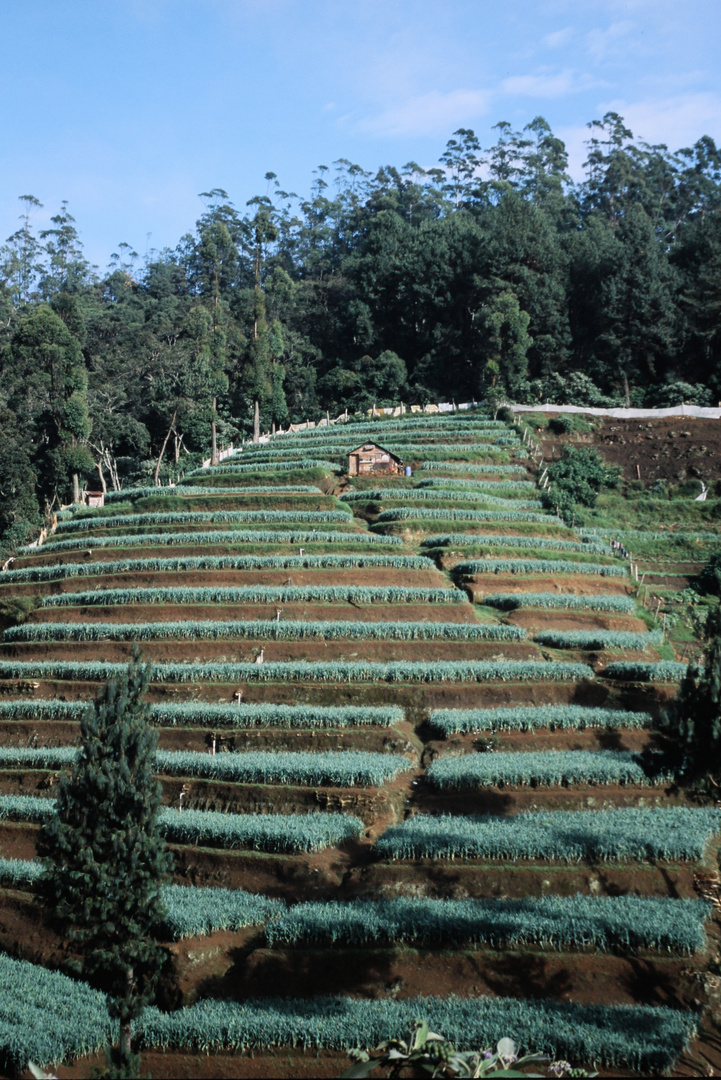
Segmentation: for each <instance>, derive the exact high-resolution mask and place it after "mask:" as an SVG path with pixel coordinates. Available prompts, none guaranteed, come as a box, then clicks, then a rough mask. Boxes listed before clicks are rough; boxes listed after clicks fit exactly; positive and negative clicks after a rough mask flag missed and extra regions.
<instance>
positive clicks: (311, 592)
mask: <svg viewBox="0 0 721 1080" xmlns="http://www.w3.org/2000/svg"><path fill="white" fill-rule="evenodd" d="M300 601H306V602H309V603H313V602H316V603H324V604H331V603H334V602H335V603H337V602H339V601H344V602H346V603H348V602H352V603H355V604H373V603H384V604H466V603H468V600H467V597H466V596H465V595H464V593H461V592H459V591H458V590H457V589H421V588H417V589H416V588H411V587H406V586H402V585H284V586H283V585H281V586H276V585H216V586H212V585H199V586H197V587H193V586H185V585H179V586H177V587H172V586H168V587H167V588H163V587H162V586H161V587H158V588H155V589H151V588H148V589H98V590H94V591H93V592H84V593H82V592H78V593H70V592H68V593H55V594H53V595H52V596H44V597H43V601H42V606H43V607H78V606H91V605H102V606H113V605H118V604H156V603H157V604H274V603H278V602H282V603H294V602H295V603H297V602H300Z"/></svg>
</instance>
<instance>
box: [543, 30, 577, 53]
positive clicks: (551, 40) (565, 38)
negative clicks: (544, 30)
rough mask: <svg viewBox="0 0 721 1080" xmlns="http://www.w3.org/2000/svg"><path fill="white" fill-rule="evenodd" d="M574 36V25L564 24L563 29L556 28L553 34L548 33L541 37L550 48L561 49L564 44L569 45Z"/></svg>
mask: <svg viewBox="0 0 721 1080" xmlns="http://www.w3.org/2000/svg"><path fill="white" fill-rule="evenodd" d="M572 37H573V27H572V26H564V28H563V30H554V31H553V33H552V34H546V35H545V36H544V37H542V38H541V42H542V44H543V45H545V46H546V47H547V48H548V49H559V48H560V47H561V46H562V45H567V44H568V42H569V41H570V40H571V38H572Z"/></svg>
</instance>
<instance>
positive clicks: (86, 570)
mask: <svg viewBox="0 0 721 1080" xmlns="http://www.w3.org/2000/svg"><path fill="white" fill-rule="evenodd" d="M367 566H386V567H391V568H393V569H394V570H429V569H430V570H432V569H434V563H433V561H432V560H431V559H429V558H427V557H424V556H420V555H353V554H348V555H186V556H182V557H180V558H177V559H162V558H156V559H151V558H145V559H120V560H118V561H115V562H91V563H58V564H56V565H55V566H29V567H26V568H25V569H23V570H6V571H5V573H4V574H3V576H2V577H1V578H0V582H6V581H7V582H8V583H10V582H15V581H56V580H60V579H62V578H73V577H102V576H103V575H105V574H127V573H141V572H146V571H154V572H155V573H158V574H163V573H165V574H170V573H178V572H179V571H182V570H316V569H317V570H324V569H331V568H333V569H339V570H341V569H351V568H354V567H359V568H362V567H367Z"/></svg>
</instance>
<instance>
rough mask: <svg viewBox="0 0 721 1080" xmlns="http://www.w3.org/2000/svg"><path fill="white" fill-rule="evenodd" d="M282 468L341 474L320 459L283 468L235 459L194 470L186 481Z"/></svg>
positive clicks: (289, 463)
mask: <svg viewBox="0 0 721 1080" xmlns="http://www.w3.org/2000/svg"><path fill="white" fill-rule="evenodd" d="M281 467H282V469H283V470H284V471H285V470H287V469H326V470H327V471H328V472H340V468H341V467H340V465H338V464H337V462H335V461H322V460H320V459H319V458H299V459H298V460H297V461H284V462H283V464H282V466H279V465H277V464H276V463H275V462H270V463H268V464H267V465H260V464H256V465H243V464H242V463H241V462H240V461H238V463H237V464H236V461H235V457H233V458H228V459H226V460H225V461H222V462H221V463H220V464H219V465H209V466H208V467H207V468H205V469H193V470H192V472H189V473H187V474H186V476H185V477H184V479H187V478H188V477H191V476H203V475H206V476H207V475H208V474H210V475H212V476H219V475H222V474H224V473H228V475H229V476H232V475H233V474H234V473H253V472H277V471H278V469H279V468H281ZM181 482H182V481H181Z"/></svg>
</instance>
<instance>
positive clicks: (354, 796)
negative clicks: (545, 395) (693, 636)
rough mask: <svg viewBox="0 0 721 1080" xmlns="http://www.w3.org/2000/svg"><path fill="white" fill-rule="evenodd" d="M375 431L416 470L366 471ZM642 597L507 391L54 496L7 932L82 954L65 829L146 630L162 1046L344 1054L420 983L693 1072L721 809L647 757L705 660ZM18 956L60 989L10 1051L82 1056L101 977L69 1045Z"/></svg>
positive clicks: (3, 797) (18, 635)
mask: <svg viewBox="0 0 721 1080" xmlns="http://www.w3.org/2000/svg"><path fill="white" fill-rule="evenodd" d="M366 437H368V438H377V439H378V441H380V442H382V444H383V446H386V447H388V448H389V449H391V450H393V451H395V452H397V453H398V454H399V455H400V456H401V457H402V458H403V460H404V462H406V463H407V464H410V465H411V467H412V470H413V474H412V476H410V477H405V476H403V477H401V476H387V477H381V478H379V477H377V476H376V477H373V478H363V479H354V480H353V481H352V482H349V481H348V480H347V479H346V478H344V476H343V470H344V468H345V463H346V460H347V458H346V455H347V452H348V451H349V450H350V449H352V448H353V447H354V446H356V445H358V443H359V442H360V441H361V440H362V439H364V438H366ZM693 527H694V529H696V530H697V531H702V530H703V529H705V530H706V531H707V532H708V534H709V535H713V536H714V537H715V535H716V530H715V526H714V525H713V521H712V519H711V518H710V516H709V515H707V516H706V518H704V519H703V520H702V521H701V523H700V524H699V522H696V523H695V524H694V526H693ZM638 592H639V591H638V587H637V585H636V582H635V578H634V579H633V580H632V578H631V576H630V575H629V569H628V563H627V561H626V560H625V559H622V558H620V557H619V556H618V555H616V554H615V553H614V552H613V551H612V549H611V548H610V546H609V543H608V537H607V536H605V535H601V533H600V532H599V531H598V530H596V532H595V533H594V531H593V529H589V530H585V531H581V530H574V529H570V528H568V527H567V526H566V525H564V523H563V522H562V521H561V520H560V519H558V518H555V517H554V516H553V515H552V514H550V513H548V512H547V511H546V510H545V509H544V507H543V506H542V504H541V502H540V500H539V493H538V489H537V487H536V474H535V467H534V466H533V463H532V461H531V459H530V458H529V457H528V455H527V452H526V450H525V449H524V447H523V445H522V443H521V440H520V437H519V434H518V432H517V430H516V429H515V428H514V427H512V426H509V425H506V424H503V423H501V422H498V421H493V420H491V419H490V418H489V417H488V416H485V415H482V414H480V413H473V414H452V415H450V416H446V417H443V418H441V417H438V418H432V419H430V418H427V417H422V418H413V417H410V418H404V419H402V420H384V421H375V422H373V423H371V422H368V423H367V424H357V423H354V424H351V425H349V426H348V429H347V430H346V429H345V428H343V427H340V428H339V427H329V428H317V429H312V430H309V431H305V432H302V433H299V434H297V435H283V436H276V437H275V438H273V439H272V441H271V442H270V443H269V444H262V445H261V446H258V447H245V448H244V449H243V450H242V451H241V452H239V453H238V454H237V455H236V456H235V457H233V458H231V459H229V460H227V461H225V462H223V464H222V465H220V466H216V467H214V468H211V469H207V470H203V471H202V472H200V473H198V474H196V475H191V476H188V477H186V478H185V480H184V482H183V483H182V484H181V485H179V486H178V487H176V488H174V489H165V490H163V489H154V490H153V491H151V492H148V491H145V492H137V493H134V492H122V493H118V496H117V497H115V496H112V497H111V498H110V499H109V500H108V503H107V505H106V507H105V508H104V509H103V510H102V511H95V512H89V511H78V512H65V513H63V514H61V515H59V520H58V523H57V528H56V529H55V531H54V532H53V533H52V535H51V536H50V537H49V538H48V540H47V542H46V543H44V544H43V545H42V546H41V547H39V548H27V549H24V550H22V551H21V552H20V553H19V555H18V557H17V558H16V559H15V561H14V562H13V564H12V567H11V569H9V570H6V571H5V572H4V573H3V575H2V577H0V598H2V599H8V598H9V597H17V598H20V599H22V603H23V604H25V605H26V606H27V607H29V608H31V610H29V611H28V613H27V617H26V618H25V619H24V621H22V622H20V623H19V624H18V625H16V626H13V627H10V628H8V629H7V630H6V631H5V636H4V643H3V644H2V646H0V818H1V820H0V858H1V859H2V860H4V861H2V862H0V875H1V880H2V883H3V885H4V888H3V889H2V890H0V910H1V911H2V917H1V918H0V947H2V949H4V950H5V951H6V952H7V953H8V954H10V955H11V956H12V957H16V958H21V959H23V960H26V961H30V962H31V963H32V964H33V965H40V966H41V967H42V968H45V969H48V970H50V969H55V968H58V967H61V966H62V964H63V960H64V951H63V943H62V942H60V941H58V940H56V939H55V938H54V937H53V936H52V934H51V933H49V932H48V930H47V928H46V927H44V925H43V921H42V913H41V911H40V910H39V907H38V905H37V903H36V901H35V898H34V893H33V880H34V877H35V876H36V873H37V864H36V862H35V861H34V860H35V857H36V843H37V836H38V830H39V824H40V822H41V821H42V819H43V817H44V815H47V814H49V813H52V812H53V786H54V782H55V778H56V777H57V775H58V773H59V771H60V770H61V769H62V768H63V767H65V766H66V765H67V764H68V762H69V761H71V760H72V755H73V753H74V749H73V744H74V740H75V737H76V735H77V731H78V722H79V715H80V712H81V711H82V709H83V707H84V703H85V702H87V701H88V700H90V699H91V698H92V696H93V694H94V693H95V691H96V688H97V685H98V683H100V682H101V681H102V680H103V679H104V678H106V677H107V675H108V674H109V673H111V672H112V671H113V670H114V669H115V665H118V664H122V663H124V662H126V660H127V657H128V656H129V655H130V652H131V649H132V645H133V642H134V641H139V642H140V643H141V646H142V649H143V653H144V655H145V656H146V657H147V658H149V659H152V661H153V664H154V675H153V682H152V686H151V689H150V692H149V700H150V702H151V705H152V713H151V715H152V721H153V723H156V724H157V725H158V726H159V730H160V741H159V752H158V758H157V765H158V774H159V776H160V777H161V780H162V785H163V793H164V802H165V811H164V816H163V823H162V824H163V830H164V832H165V835H166V837H167V840H168V843H169V844H170V846H171V848H172V850H173V852H174V855H175V879H174V886H173V888H169V889H168V892H167V902H168V909H169V915H168V925H167V927H166V928H165V933H166V938H167V943H168V947H169V950H170V954H171V957H172V963H171V964H170V965H169V970H168V974H167V977H166V979H165V982H164V986H163V989H162V996H161V1000H160V1003H159V1004H160V1011H159V1010H150V1011H149V1012H148V1014H147V1016H146V1019H145V1020H144V1022H143V1028H142V1041H143V1045H144V1046H145V1067H146V1068H148V1069H150V1070H151V1071H152V1074H153V1075H155V1076H162V1075H168V1076H174V1075H182V1074H185V1073H188V1074H189V1075H190V1074H192V1075H204V1076H220V1075H236V1076H264V1075H282V1074H283V1073H282V1069H289V1068H291V1067H292V1075H296V1076H297V1075H321V1074H322V1075H335V1074H337V1072H338V1070H339V1063H340V1062H341V1061H342V1060H343V1057H342V1055H341V1056H340V1057H339V1055H338V1053H337V1051H339V1050H340V1049H342V1048H343V1047H347V1046H355V1045H358V1044H359V1043H367V1042H375V1041H380V1039H382V1038H385V1037H387V1036H388V1035H390V1034H392V1033H398V1032H399V1031H401V1030H402V1029H403V1028H404V1026H405V1025H407V1024H408V1022H409V1021H411V1020H412V1019H414V1018H415V1017H416V1016H418V1015H421V1014H422V1015H426V1016H428V1018H429V1019H430V1020H431V1022H432V1024H433V1026H434V1027H435V1028H436V1029H439V1030H441V1031H443V1032H444V1034H447V1035H448V1036H449V1037H450V1038H452V1039H453V1041H454V1042H456V1043H457V1044H458V1045H464V1044H465V1045H474V1046H475V1045H480V1044H490V1043H494V1042H495V1041H497V1039H498V1038H500V1037H502V1036H504V1035H510V1036H512V1037H513V1038H515V1039H516V1040H517V1041H518V1042H519V1043H521V1044H522V1046H523V1047H524V1048H533V1049H537V1050H542V1051H546V1052H548V1053H550V1054H551V1056H552V1057H554V1058H559V1057H561V1058H568V1059H570V1060H572V1061H577V1062H579V1063H593V1062H597V1063H599V1064H600V1065H601V1066H602V1067H603V1069H604V1071H605V1072H606V1073H607V1074H608V1073H610V1074H613V1075H627V1074H628V1072H630V1071H636V1072H640V1073H642V1074H645V1075H653V1074H655V1073H657V1072H658V1071H659V1070H661V1069H668V1068H671V1067H672V1066H673V1064H674V1062H675V1061H677V1060H678V1059H679V1058H681V1062H682V1064H681V1066H680V1067H681V1068H682V1069H688V1070H691V1069H693V1068H694V1067H695V1066H694V1064H693V1063H694V1062H695V1061H700V1060H701V1059H702V1058H703V1057H704V1055H706V1056H708V1055H710V1054H711V1055H712V1051H711V1049H710V1044H709V1043H708V1040H707V1038H706V1034H705V1033H706V1028H707V1021H706V1019H705V1018H703V1017H702V1018H701V1019H699V1009H700V1006H701V1005H705V1004H706V1003H707V998H706V994H707V989H704V987H705V986H706V987H707V983H706V982H704V978H705V976H704V972H705V970H706V968H707V967H708V961H709V957H710V956H711V955H712V954H713V953H714V951H715V948H716V928H715V924H714V923H713V921H712V919H711V914H712V913H711V908H710V905H709V904H708V903H707V902H706V901H704V900H702V899H700V898H699V891H698V890H699V881H700V880H701V879H702V875H704V874H706V875H707V877H706V878H703V880H705V881H708V880H712V879H711V878H710V877H709V876H708V875H712V874H713V873H714V872H715V869H716V859H715V852H716V847H717V840H716V838H717V834H718V832H719V830H720V829H721V813H720V812H719V811H717V810H716V809H714V808H707V807H701V806H698V805H695V804H693V803H692V802H691V801H690V800H689V799H688V798H687V796H686V794H685V793H684V791H682V790H679V789H678V788H677V787H676V786H675V785H673V784H672V783H671V778H670V777H667V776H664V775H663V774H659V773H658V771H657V770H656V769H655V768H654V751H656V750H657V749H658V747H659V741H658V740H659V735H658V733H657V732H656V730H655V727H654V722H655V719H656V718H657V716H658V713H659V710H660V708H661V707H662V705H663V703H664V701H667V700H668V699H669V697H671V696H672V695H673V694H674V693H675V689H676V685H677V681H678V679H679V678H680V677H681V674H682V671H683V665H682V664H679V663H676V662H675V658H674V659H671V657H672V656H673V655H674V654H673V653H669V646H668V642H667V641H662V633H661V627H660V625H652V624H653V620H652V619H650V618H649V609H648V607H647V608H643V607H642V606H641V605H640V604H639V595H638ZM640 598H641V599H642V598H643V597H642V595H641V597H640ZM18 602H20V601H18ZM700 875H701V876H700ZM706 891H707V892H708V889H707V890H706ZM4 962H5V963H6V964H7V965H10V966H9V967H8V968H7V971H6V973H5V974H4V976H3V978H4V980H5V984H13V981H14V985H17V986H18V987H20V986H22V987H23V988H25V989H24V992H26V993H27V995H28V997H29V999H30V998H32V995H33V994H35V995H36V997H35V998H32V1000H37V1003H38V1004H37V1012H38V1017H39V1018H41V1019H40V1020H39V1021H38V1027H37V1030H36V1029H35V1028H34V1027H33V1026H32V1025H29V1026H28V1030H27V1032H26V1034H25V1035H24V1037H23V1038H24V1041H23V1040H21V1041H20V1043H19V1044H18V1045H17V1046H14V1047H13V1048H12V1051H11V1050H10V1049H9V1048H8V1047H5V1048H4V1052H5V1055H6V1059H9V1064H10V1065H13V1064H14V1065H16V1066H19V1065H21V1064H22V1054H23V1053H26V1054H27V1056H29V1057H30V1058H31V1059H33V1060H42V1061H43V1062H44V1061H50V1060H52V1058H53V1056H56V1057H64V1056H68V1057H70V1056H72V1055H73V1054H75V1055H78V1056H79V1058H80V1060H79V1061H78V1063H77V1064H75V1065H73V1066H67V1067H66V1066H63V1067H61V1069H60V1072H59V1075H61V1076H65V1075H89V1073H90V1071H91V1068H92V1066H93V1061H94V1060H95V1059H94V1058H93V1057H92V1055H91V1054H89V1051H91V1050H92V1049H93V1047H97V1048H99V1047H101V1046H102V1043H103V1039H104V1037H105V1035H104V1027H103V1020H102V1009H103V1006H102V1002H101V1001H99V1000H98V999H96V998H92V1000H91V999H90V998H88V999H87V1002H86V1004H85V1005H84V1006H83V1008H85V1009H86V1012H84V1013H83V1016H84V1017H85V1016H86V1015H87V1017H88V1019H87V1025H86V1027H85V1028H82V1030H81V1024H80V1020H79V1019H78V1021H77V1024H76V1025H75V1027H73V1025H72V1024H70V1025H69V1026H68V1028H67V1030H65V1028H63V1030H62V1032H61V1031H60V1028H59V1026H58V1024H56V1028H55V1030H54V1031H53V1032H51V1033H50V1034H47V1033H45V1031H44V1029H43V1039H44V1040H45V1041H44V1042H41V1041H39V1040H40V1035H39V1031H40V1030H41V1029H42V1028H43V1024H45V1025H46V1026H49V1027H52V1023H51V1016H52V1009H51V1007H50V1006H49V1005H48V1004H47V1002H49V1001H51V1000H52V998H53V995H54V994H55V993H59V992H60V991H56V990H54V989H53V986H54V985H55V984H53V983H52V982H44V981H43V980H44V979H50V978H51V975H50V974H48V975H47V976H46V975H45V974H44V973H43V972H42V971H38V970H37V968H36V967H28V966H25V967H23V966H21V965H20V966H18V965H16V966H15V967H12V961H9V960H7V961H4ZM57 977H59V976H57ZM52 978H56V976H55V975H52ZM71 992H72V993H75V992H76V991H74V990H72V991H71V989H68V988H67V986H66V987H65V989H64V990H63V993H65V994H71ZM81 992H82V993H83V994H86V995H87V994H92V993H94V992H91V991H89V990H88V989H87V988H84V987H81V988H80V989H78V990H77V993H78V994H80V993H81ZM279 999H282V1000H279ZM419 999H424V1000H419ZM83 1000H84V1001H85V999H83ZM43 1003H45V1004H43ZM79 1015H80V1013H78V1016H79ZM699 1031H701V1035H700V1036H698V1034H697V1033H698V1032H699ZM53 1040H55V1041H53ZM694 1040H696V1041H695V1042H694ZM48 1046H50V1047H51V1049H52V1052H50V1050H48ZM303 1047H305V1048H311V1049H312V1053H310V1052H308V1051H307V1050H304V1049H303ZM251 1049H252V1051H253V1055H254V1056H251V1055H250V1053H248V1051H250V1050H251ZM318 1050H320V1051H322V1055H321V1057H320V1058H319V1057H318V1056H317V1053H318ZM238 1053H242V1054H245V1056H243V1057H242V1060H239V1059H238V1058H237V1056H235V1055H237V1054H238ZM13 1055H14V1056H13ZM208 1055H209V1056H208ZM289 1055H290V1057H289ZM683 1055H685V1056H683ZM289 1061H290V1062H291V1065H289V1064H288V1062H289Z"/></svg>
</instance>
